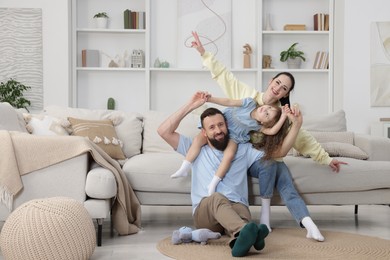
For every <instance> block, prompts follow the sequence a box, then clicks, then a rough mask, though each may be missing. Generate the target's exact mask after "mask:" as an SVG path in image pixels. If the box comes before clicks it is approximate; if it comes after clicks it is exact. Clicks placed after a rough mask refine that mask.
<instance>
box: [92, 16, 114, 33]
mask: <svg viewBox="0 0 390 260" xmlns="http://www.w3.org/2000/svg"><path fill="white" fill-rule="evenodd" d="M108 18H110V17H109V16H108V14H107V13H106V12H100V13H97V14H95V15H94V16H93V19H94V20H95V25H96V28H100V29H106V28H107V26H108Z"/></svg>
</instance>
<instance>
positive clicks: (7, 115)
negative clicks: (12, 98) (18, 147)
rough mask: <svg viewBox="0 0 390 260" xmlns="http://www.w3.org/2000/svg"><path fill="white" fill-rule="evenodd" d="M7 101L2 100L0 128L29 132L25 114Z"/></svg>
mask: <svg viewBox="0 0 390 260" xmlns="http://www.w3.org/2000/svg"><path fill="white" fill-rule="evenodd" d="M19 114H20V115H21V113H19V112H18V111H17V110H15V108H13V107H12V106H11V105H10V104H9V103H7V102H0V129H1V130H8V131H19V132H27V130H26V128H25V127H24V121H23V116H20V115H19Z"/></svg>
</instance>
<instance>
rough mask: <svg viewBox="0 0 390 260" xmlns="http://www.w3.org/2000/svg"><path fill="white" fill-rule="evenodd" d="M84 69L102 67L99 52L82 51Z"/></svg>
mask: <svg viewBox="0 0 390 260" xmlns="http://www.w3.org/2000/svg"><path fill="white" fill-rule="evenodd" d="M81 66H82V67H100V52H99V50H82V51H81Z"/></svg>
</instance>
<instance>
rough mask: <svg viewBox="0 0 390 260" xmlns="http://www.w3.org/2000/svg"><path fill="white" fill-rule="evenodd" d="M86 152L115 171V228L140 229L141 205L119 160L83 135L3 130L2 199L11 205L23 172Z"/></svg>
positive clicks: (0, 151) (122, 231)
mask: <svg viewBox="0 0 390 260" xmlns="http://www.w3.org/2000/svg"><path fill="white" fill-rule="evenodd" d="M87 152H88V153H90V154H91V156H92V158H93V159H94V160H95V161H96V162H97V163H98V164H99V165H101V166H102V167H104V168H107V169H109V170H111V171H112V172H113V174H114V175H115V178H116V181H117V186H118V193H117V196H116V198H115V202H114V205H113V208H112V217H113V222H114V228H115V229H116V230H117V232H118V233H119V234H120V235H128V234H133V233H137V232H138V231H139V228H140V226H141V206H140V204H139V201H138V198H137V197H136V195H135V193H134V191H133V189H132V188H131V186H130V184H129V183H128V181H127V178H126V176H125V175H124V173H123V171H122V169H121V167H120V165H119V163H118V162H117V161H115V160H113V159H112V158H111V157H110V156H108V155H107V154H106V153H105V152H103V151H102V150H101V149H100V148H99V147H98V146H97V145H95V144H94V143H92V142H90V141H89V140H88V139H86V138H84V137H78V136H34V135H30V134H26V133H20V132H12V131H11V132H9V131H6V130H0V200H1V202H3V203H4V204H5V205H6V206H7V207H8V208H9V209H11V208H12V203H13V196H15V195H16V194H17V193H18V192H19V191H20V190H21V189H22V188H23V183H22V181H21V175H24V174H28V173H30V172H33V171H35V170H39V169H42V168H44V167H47V166H50V165H53V164H56V163H59V162H62V161H65V160H67V159H70V158H73V157H76V156H78V155H80V154H83V153H87Z"/></svg>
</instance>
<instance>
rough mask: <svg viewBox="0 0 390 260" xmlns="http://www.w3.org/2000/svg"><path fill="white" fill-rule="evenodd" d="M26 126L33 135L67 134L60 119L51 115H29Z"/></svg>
mask: <svg viewBox="0 0 390 260" xmlns="http://www.w3.org/2000/svg"><path fill="white" fill-rule="evenodd" d="M27 126H28V128H29V129H31V134H33V135H68V132H67V131H66V130H65V129H64V128H63V127H62V126H61V123H60V120H59V119H57V118H54V117H51V116H37V115H31V118H30V120H29V122H28V124H27Z"/></svg>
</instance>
